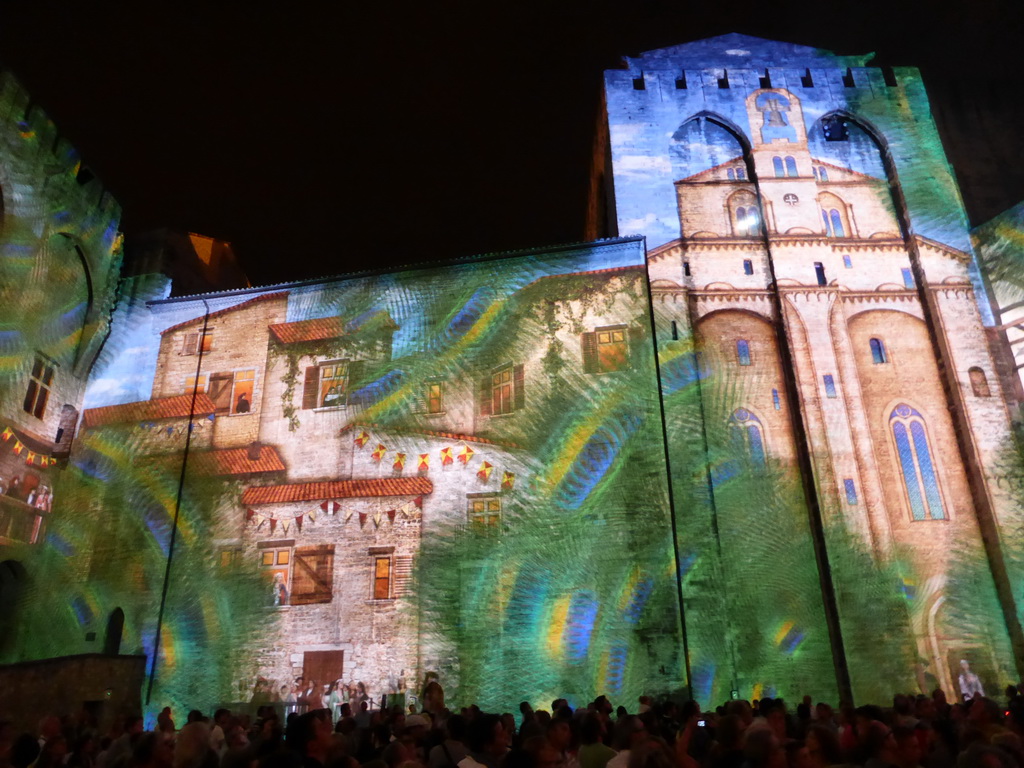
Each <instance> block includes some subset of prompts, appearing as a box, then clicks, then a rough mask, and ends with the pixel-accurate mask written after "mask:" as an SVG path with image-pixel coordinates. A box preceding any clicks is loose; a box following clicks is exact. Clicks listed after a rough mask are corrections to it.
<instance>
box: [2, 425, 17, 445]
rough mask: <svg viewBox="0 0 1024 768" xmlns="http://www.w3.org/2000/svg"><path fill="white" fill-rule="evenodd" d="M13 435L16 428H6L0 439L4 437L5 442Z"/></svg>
mask: <svg viewBox="0 0 1024 768" xmlns="http://www.w3.org/2000/svg"><path fill="white" fill-rule="evenodd" d="M12 437H14V430H13V429H11V428H10V427H7V428H5V429H4V431H3V432H2V433H0V439H3V441H4V442H5V443H6V442H7V441H8V440H10V439H11V438H12Z"/></svg>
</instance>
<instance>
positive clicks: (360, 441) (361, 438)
mask: <svg viewBox="0 0 1024 768" xmlns="http://www.w3.org/2000/svg"><path fill="white" fill-rule="evenodd" d="M369 440H370V433H369V432H367V431H366V430H363V431H362V432H360V433H359V434H358V435H356V439H355V443H356V446H357V447H358V448H362V447H363V446H364V445H366V443H367V442H369Z"/></svg>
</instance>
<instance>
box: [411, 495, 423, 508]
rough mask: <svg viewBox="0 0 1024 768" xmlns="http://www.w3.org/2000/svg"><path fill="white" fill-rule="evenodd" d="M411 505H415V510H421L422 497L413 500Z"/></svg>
mask: <svg viewBox="0 0 1024 768" xmlns="http://www.w3.org/2000/svg"><path fill="white" fill-rule="evenodd" d="M412 503H413V504H415V505H416V508H417V509H423V497H422V496H417V497H416V498H415V499H413V500H412Z"/></svg>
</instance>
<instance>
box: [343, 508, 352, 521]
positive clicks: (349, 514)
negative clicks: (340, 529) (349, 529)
mask: <svg viewBox="0 0 1024 768" xmlns="http://www.w3.org/2000/svg"><path fill="white" fill-rule="evenodd" d="M351 517H352V510H351V509H350V510H349V511H348V512H346V513H345V522H346V523H347V522H348V521H349V519H350V518H351Z"/></svg>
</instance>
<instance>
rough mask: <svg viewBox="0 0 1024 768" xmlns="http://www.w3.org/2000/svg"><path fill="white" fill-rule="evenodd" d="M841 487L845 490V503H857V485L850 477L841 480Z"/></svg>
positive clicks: (852, 504)
mask: <svg viewBox="0 0 1024 768" xmlns="http://www.w3.org/2000/svg"><path fill="white" fill-rule="evenodd" d="M843 488H844V490H845V491H846V503H847V504H849V505H851V506H855V505H856V504H857V486H856V485H855V484H854V482H853V479H852V478H849V477H848V478H846V479H845V480H843Z"/></svg>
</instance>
